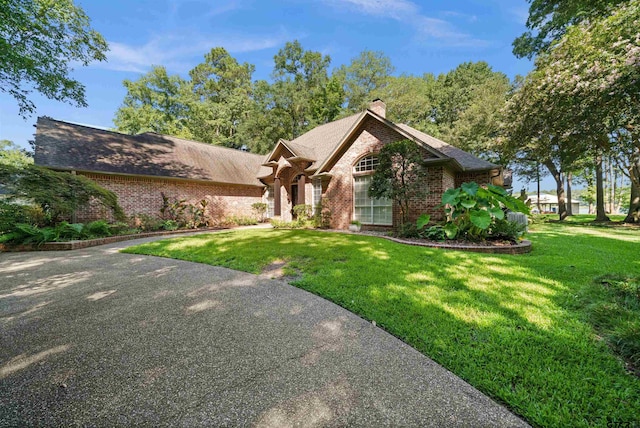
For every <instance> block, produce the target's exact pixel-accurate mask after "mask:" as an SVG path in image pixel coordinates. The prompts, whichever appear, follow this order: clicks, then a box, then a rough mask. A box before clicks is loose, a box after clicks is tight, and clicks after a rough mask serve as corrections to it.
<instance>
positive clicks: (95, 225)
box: [82, 220, 112, 238]
mask: <svg viewBox="0 0 640 428" xmlns="http://www.w3.org/2000/svg"><path fill="white" fill-rule="evenodd" d="M82 234H83V235H84V236H85V237H87V238H102V237H105V236H111V234H112V228H111V225H109V223H108V222H107V221H106V220H96V221H92V222H90V223H87V224H85V225H84V227H83V228H82Z"/></svg>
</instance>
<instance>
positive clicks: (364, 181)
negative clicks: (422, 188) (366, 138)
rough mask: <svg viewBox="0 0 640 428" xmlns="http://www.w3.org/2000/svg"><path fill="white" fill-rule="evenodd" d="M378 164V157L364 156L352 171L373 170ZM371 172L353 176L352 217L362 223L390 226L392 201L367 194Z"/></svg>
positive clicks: (391, 221)
mask: <svg viewBox="0 0 640 428" xmlns="http://www.w3.org/2000/svg"><path fill="white" fill-rule="evenodd" d="M377 166H378V157H377V156H375V155H370V156H365V157H364V158H362V159H360V161H359V162H358V163H357V164H356V165H355V167H354V172H355V173H362V172H371V173H372V172H373V171H375V169H376V167H377ZM371 179H372V174H365V175H360V174H359V175H355V176H354V177H353V193H354V197H353V201H354V203H353V205H354V206H353V218H354V220H358V221H359V222H361V223H363V224H372V225H381V226H391V225H392V224H393V201H392V200H391V199H388V198H380V199H375V198H371V197H370V196H369V187H370V186H371Z"/></svg>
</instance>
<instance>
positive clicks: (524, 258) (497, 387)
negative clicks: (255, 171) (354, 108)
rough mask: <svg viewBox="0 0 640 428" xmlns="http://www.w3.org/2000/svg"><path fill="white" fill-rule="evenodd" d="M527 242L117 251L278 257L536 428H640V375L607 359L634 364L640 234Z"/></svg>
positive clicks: (578, 233)
mask: <svg viewBox="0 0 640 428" xmlns="http://www.w3.org/2000/svg"><path fill="white" fill-rule="evenodd" d="M529 239H531V240H532V241H533V245H534V249H533V252H532V253H530V254H527V255H521V256H508V255H504V256H502V255H500V256H498V255H483V254H475V253H464V252H459V251H444V250H437V249H429V248H422V247H411V246H405V245H401V244H397V243H393V242H390V241H387V240H384V239H381V238H376V237H369V236H362V235H350V234H338V233H327V232H318V231H306V230H243V231H229V232H222V233H215V234H207V235H197V236H191V237H182V238H176V239H172V240H165V241H158V242H153V243H149V244H144V245H140V246H137V247H133V248H129V249H127V250H125V251H126V252H130V253H139V254H153V255H158V256H164V257H173V258H178V259H183V260H191V261H195V262H201V263H208V264H212V265H217V266H226V267H230V268H232V269H237V270H242V271H246V272H252V273H259V272H261V270H262V269H263V268H264V267H265V266H267V265H268V264H270V263H271V262H274V261H277V260H282V261H286V262H288V267H287V269H288V271H289V272H290V273H292V274H299V276H297V277H298V279H297V280H296V281H294V282H293V284H294V285H295V286H297V287H300V288H303V289H305V290H308V291H310V292H312V293H315V294H318V295H320V296H322V297H325V298H326V299H329V300H331V301H333V302H335V303H337V304H339V305H341V306H343V307H345V308H347V309H348V310H350V311H352V312H354V313H356V314H358V315H360V316H361V317H363V318H365V319H367V320H375V321H376V323H377V324H378V325H379V326H380V327H382V328H384V329H385V330H387V331H389V332H390V333H392V334H394V335H395V336H397V337H399V338H401V339H402V340H404V341H405V342H407V343H409V344H411V345H412V346H413V347H415V348H416V349H418V350H420V351H421V352H423V353H424V354H425V355H428V356H429V357H431V358H432V359H434V360H435V361H437V362H439V363H440V364H442V365H443V366H445V367H447V368H448V369H449V370H451V371H452V372H454V373H455V374H457V375H458V376H460V377H462V378H463V379H465V380H467V381H468V382H469V383H471V384H472V385H474V386H475V387H476V388H478V389H480V390H481V391H483V392H485V393H486V394H488V395H490V396H492V397H494V398H495V399H497V400H498V401H501V402H503V403H506V404H507V405H508V406H509V407H510V408H511V409H512V410H513V411H515V412H516V413H518V414H520V415H522V416H523V417H524V418H526V419H527V420H528V421H529V422H530V423H532V424H533V425H538V426H545V427H546V426H557V427H569V426H607V424H608V423H621V424H622V425H620V426H640V379H638V378H637V377H635V376H634V375H631V374H629V372H628V371H627V370H625V364H624V360H623V359H622V358H620V357H618V356H616V354H615V352H621V353H622V354H624V355H626V356H627V361H629V358H631V359H632V358H634V357H633V355H635V356H636V357H637V354H633V350H632V353H631V354H629V349H628V346H627V345H629V346H631V348H633V346H634V344H635V345H636V346H637V345H638V342H640V339H639V338H640V324H639V323H638V319H639V318H640V307H638V306H633V305H634V304H635V303H637V300H638V297H639V295H638V288H637V285H638V283H637V281H636V282H634V278H635V279H637V278H638V277H640V252H639V251H638V250H639V249H640V229H621V228H618V229H605V228H600V227H599V228H595V227H587V226H581V225H579V224H578V225H576V224H573V225H572V224H569V225H564V224H557V223H548V224H547V223H545V224H538V225H535V226H534V227H533V228H532V231H531V233H530V235H529ZM604 276H607V277H606V278H605V279H604V280H603V277H604ZM607 278H613V279H607ZM615 281H618V283H620V284H622V286H620V287H618V286H616V287H614V286H612V285H611V284H612V283H614V282H615ZM618 283H616V284H618ZM625 284H627V285H628V286H625ZM629 284H630V285H629ZM634 284H635V287H636V288H635V289H634V288H633V286H634ZM625 287H626V288H625ZM619 289H623V290H627V291H629V290H628V289H630V290H631V294H629V293H627V294H624V293H623V294H622V295H621V294H620V291H619ZM633 290H635V293H636V295H635V297H634V296H633ZM625 292H626V291H625ZM620 296H622V297H620ZM625 296H626V297H625ZM629 296H631V297H629ZM634 298H635V300H634ZM634 302H635V303H634ZM616 334H617V335H616ZM621 335H622V336H624V337H623V338H622V339H623V340H622V341H620V340H619V339H620V336H621ZM625 335H626V336H625ZM625 352H626V354H625ZM636 352H637V349H636ZM626 424H630V425H626Z"/></svg>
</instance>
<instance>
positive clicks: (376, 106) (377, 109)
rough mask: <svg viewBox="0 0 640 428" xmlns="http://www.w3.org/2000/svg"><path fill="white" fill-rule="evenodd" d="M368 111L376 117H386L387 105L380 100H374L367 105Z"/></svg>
mask: <svg viewBox="0 0 640 428" xmlns="http://www.w3.org/2000/svg"><path fill="white" fill-rule="evenodd" d="M369 110H371V111H372V112H374V113H375V114H377V115H378V116H382V117H385V118H386V117H387V105H386V104H385V103H384V101H382V100H381V99H380V98H376V99H375V100H373V101H371V104H369Z"/></svg>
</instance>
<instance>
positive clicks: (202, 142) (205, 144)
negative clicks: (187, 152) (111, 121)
mask: <svg viewBox="0 0 640 428" xmlns="http://www.w3.org/2000/svg"><path fill="white" fill-rule="evenodd" d="M144 134H155V135H159V136H161V137H169V138H175V139H176V140H180V141H185V142H187V143H195V144H202V145H204V146H208V147H215V148H218V149H225V150H231V151H233V152H236V153H244V154H247V155H252V156H259V157H261V158H263V157H265V156H266V155H261V154H258V153H251V152H248V151H244V150H240V149H234V148H233V147H227V146H221V145H219V144H211V143H205V142H204V141H196V140H189V139H187V138H182V137H176V136H175V135H167V134H160V133H158V132H153V131H149V132H143V133H141V134H136V135H132V137H137V136H139V135H144ZM125 135H127V134H125Z"/></svg>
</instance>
